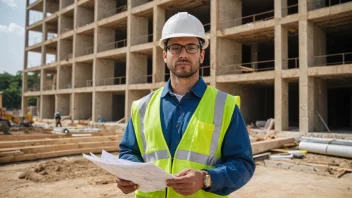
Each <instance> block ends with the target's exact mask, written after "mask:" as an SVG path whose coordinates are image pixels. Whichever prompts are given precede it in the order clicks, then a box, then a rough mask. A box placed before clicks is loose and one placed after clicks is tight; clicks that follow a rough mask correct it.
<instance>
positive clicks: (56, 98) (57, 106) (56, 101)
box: [54, 94, 63, 115]
mask: <svg viewBox="0 0 352 198" xmlns="http://www.w3.org/2000/svg"><path fill="white" fill-rule="evenodd" d="M54 97H55V112H57V111H58V112H60V114H61V115H63V114H62V112H61V111H59V104H58V103H59V95H58V94H56V95H54Z"/></svg>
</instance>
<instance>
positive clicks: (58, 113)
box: [54, 112, 62, 127]
mask: <svg viewBox="0 0 352 198" xmlns="http://www.w3.org/2000/svg"><path fill="white" fill-rule="evenodd" d="M54 119H55V126H56V127H59V125H60V127H62V124H61V115H60V112H56V113H55V115H54Z"/></svg>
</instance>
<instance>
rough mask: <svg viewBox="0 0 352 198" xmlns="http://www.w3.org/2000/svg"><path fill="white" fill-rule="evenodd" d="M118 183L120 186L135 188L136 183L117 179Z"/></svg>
mask: <svg viewBox="0 0 352 198" xmlns="http://www.w3.org/2000/svg"><path fill="white" fill-rule="evenodd" d="M116 183H117V184H119V185H120V186H126V187H127V186H133V185H134V183H133V182H131V181H128V180H124V179H120V178H118V177H116Z"/></svg>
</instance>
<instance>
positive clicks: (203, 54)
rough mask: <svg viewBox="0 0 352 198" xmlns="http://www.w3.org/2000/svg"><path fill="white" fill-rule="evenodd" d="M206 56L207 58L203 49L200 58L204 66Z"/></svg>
mask: <svg viewBox="0 0 352 198" xmlns="http://www.w3.org/2000/svg"><path fill="white" fill-rule="evenodd" d="M204 56H205V50H204V49H201V51H200V56H199V62H200V64H202V63H203V62H204Z"/></svg>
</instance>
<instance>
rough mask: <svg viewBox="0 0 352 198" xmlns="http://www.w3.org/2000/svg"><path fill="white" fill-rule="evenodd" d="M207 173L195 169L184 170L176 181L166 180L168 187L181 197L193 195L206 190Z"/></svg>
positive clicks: (177, 176)
mask: <svg viewBox="0 0 352 198" xmlns="http://www.w3.org/2000/svg"><path fill="white" fill-rule="evenodd" d="M204 176H205V173H204V172H202V171H198V170H194V169H189V168H188V169H184V170H183V171H181V172H179V173H178V174H177V175H176V178H174V179H168V180H166V183H167V186H168V187H170V188H173V189H174V190H175V191H176V192H177V193H179V194H181V195H192V194H194V193H196V192H197V191H198V190H199V189H202V188H204Z"/></svg>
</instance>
